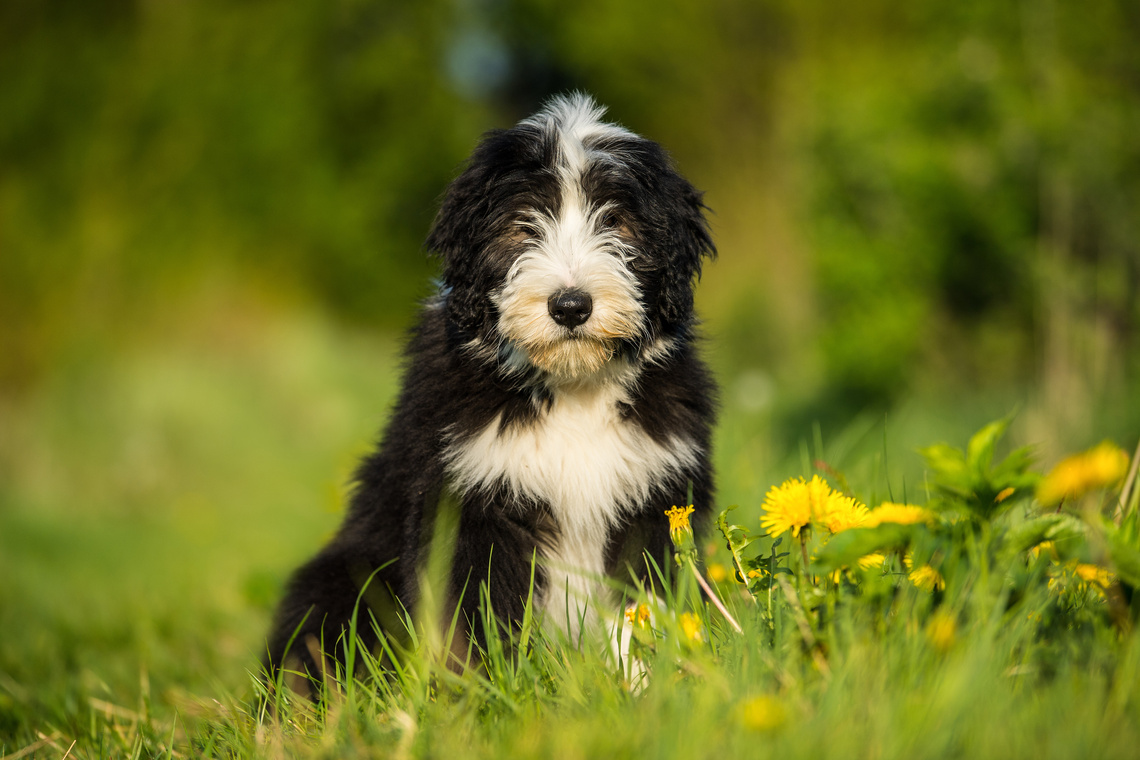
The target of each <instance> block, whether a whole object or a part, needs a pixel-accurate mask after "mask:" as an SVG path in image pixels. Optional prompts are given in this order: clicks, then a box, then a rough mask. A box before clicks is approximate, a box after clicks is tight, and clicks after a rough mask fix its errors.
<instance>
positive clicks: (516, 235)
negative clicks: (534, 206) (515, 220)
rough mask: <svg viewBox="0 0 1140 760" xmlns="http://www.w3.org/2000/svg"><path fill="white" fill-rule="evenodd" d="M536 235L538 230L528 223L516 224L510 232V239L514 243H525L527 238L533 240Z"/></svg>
mask: <svg viewBox="0 0 1140 760" xmlns="http://www.w3.org/2000/svg"><path fill="white" fill-rule="evenodd" d="M536 237H538V230H536V229H535V228H534V227H531V226H530V225H529V224H521V223H520V224H516V225H515V226H514V227H513V228H512V229H511V232H510V238H511V240H513V241H515V242H516V243H525V242H526V241H527V240H533V239H534V238H536Z"/></svg>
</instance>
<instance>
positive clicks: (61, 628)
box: [0, 0, 1140, 731]
mask: <svg viewBox="0 0 1140 760" xmlns="http://www.w3.org/2000/svg"><path fill="white" fill-rule="evenodd" d="M1137 50H1140V4H1137V3H1136V2H1134V0H1089V1H1088V2H1082V3H1076V2H1062V1H1060V0H1056V1H1053V2H1050V1H1049V0H1040V2H1034V1H1031V0H1026V1H1025V2H1019V3H992V2H984V1H982V0H967V1H965V2H957V3H943V2H933V1H931V0H919V1H918V2H910V3H894V2H886V1H885V0H870V1H869V2H861V3H857V4H850V3H848V4H843V3H839V4H837V3H834V2H823V1H822V0H803V1H799V2H792V1H791V0H713V1H712V2H704V3H695V2H676V0H654V1H653V2H649V1H648V0H629V1H627V2H623V3H620V4H603V3H599V2H595V1H594V0H583V1H582V2H578V3H564V2H557V3H556V2H552V1H551V0H418V1H417V2H414V3H412V2H406V3H404V2H391V1H390V0H389V1H386V2H381V1H377V0H293V1H290V2H282V1H281V0H274V1H273V2H269V1H268V0H260V1H259V0H245V1H243V2H220V1H219V0H195V1H193V2H191V1H189V0H56V1H55V2H40V1H38V0H9V2H5V3H3V4H2V5H0V577H2V578H3V582H0V629H3V630H5V631H6V632H8V631H19V633H16V634H13V635H8V634H7V633H6V635H5V637H4V640H3V641H0V708H3V709H8V710H15V711H16V712H13V713H11V714H10V715H9V717H8V718H5V717H4V715H5V713H3V712H2V711H0V731H2V730H3V729H4V728H5V725H7V726H8V727H9V728H11V727H12V726H14V725H17V724H20V720H22V719H21V718H19V717H18V716H19V714H20V713H19V709H20V708H19V706H20V705H23V704H25V702H26V701H27V700H29V699H32V698H31V697H30V696H28V695H29V694H30V693H32V692H34V691H35V690H36V689H58V690H60V693H61V694H70V693H72V692H71V691H69V690H74V689H81V690H82V689H86V690H88V692H90V693H94V692H95V691H98V689H99V688H102V687H101V686H100V684H104V685H105V683H107V682H110V683H112V684H122V683H133V682H136V681H139V679H140V677H139V673H138V669H139V665H138V662H139V661H140V660H141V661H143V662H146V663H150V665H149V666H148V667H149V671H147V669H146V668H144V672H143V676H144V677H146V673H147V672H155V671H158V670H161V671H162V672H163V673H164V675H163V679H164V680H166V681H167V682H168V683H170V684H186V683H194V682H195V681H194V678H195V677H196V678H198V679H201V678H203V677H205V676H203V673H213V674H221V675H217V677H218V678H220V679H221V680H223V681H224V682H226V684H227V685H229V686H234V685H236V684H239V683H240V682H241V679H242V678H243V677H244V675H243V673H242V671H241V667H242V665H241V663H246V666H248V664H249V659H250V657H251V654H250V652H251V651H255V650H256V648H257V632H258V631H260V630H262V629H263V627H264V625H265V620H266V614H267V613H266V610H267V609H268V608H269V607H270V606H271V605H272V603H273V599H274V597H275V595H276V593H277V589H278V586H279V584H280V579H281V577H283V575H284V573H285V572H287V570H288V569H289V567H290V566H292V565H293V564H295V563H296V562H297V561H298V560H299V559H300V558H301V557H303V556H304V555H305V554H307V553H309V552H311V551H312V550H313V549H314V548H315V547H316V546H317V545H318V544H319V543H320V542H321V540H322V538H323V537H324V536H325V535H326V534H327V532H328V531H330V530H332V528H333V526H335V524H336V522H337V519H338V517H337V515H336V512H337V510H338V509H339V508H340V504H341V501H342V496H343V490H344V484H345V481H346V480H347V478H348V475H349V473H350V472H351V469H352V466H353V463H354V461H355V459H356V457H357V456H359V454H360V452H361V451H362V450H363V449H364V448H365V447H366V446H367V445H368V443H369V441H370V440H371V439H372V437H373V436H374V435H375V431H376V430H377V429H378V428H379V426H380V424H381V423H382V420H383V419H384V415H385V412H386V409H387V405H388V403H389V401H390V398H391V394H392V391H393V388H394V387H395V383H396V382H397V377H396V374H397V371H398V360H397V358H396V356H397V350H398V344H399V340H400V337H399V336H400V334H401V333H402V331H403V330H405V329H406V328H407V326H408V325H409V324H410V321H411V319H412V318H413V315H414V312H415V309H416V304H417V301H418V299H421V298H423V297H424V296H426V295H428V294H429V293H430V292H431V278H432V276H433V273H434V271H435V265H434V263H433V262H432V261H430V260H429V258H428V257H427V256H426V255H425V254H424V252H423V250H422V247H421V243H422V240H423V238H424V237H425V235H426V232H427V229H428V226H429V224H430V222H431V219H432V217H433V215H434V213H435V209H436V207H437V204H438V202H439V199H440V196H441V193H442V192H443V190H444V188H445V187H446V184H447V182H448V181H449V179H450V178H451V177H453V176H454V175H455V174H456V173H457V171H458V168H459V167H460V166H461V164H462V162H463V160H464V158H465V157H466V156H467V154H468V153H469V152H470V150H471V149H472V147H473V146H474V145H475V143H476V141H477V139H478V137H479V135H480V134H481V133H482V132H483V131H484V130H487V129H491V128H495V127H505V126H509V125H511V124H512V123H514V122H515V121H516V120H517V119H519V118H521V117H523V116H525V115H527V114H529V113H531V112H532V111H533V110H534V109H536V108H537V107H538V106H539V105H540V104H541V103H542V102H543V100H544V99H545V98H547V97H548V96H550V95H551V94H554V93H558V92H564V91H567V90H570V89H582V90H585V91H588V92H590V93H592V94H594V95H595V96H596V97H597V98H598V99H599V100H600V101H601V102H602V103H605V104H607V105H608V106H609V114H610V117H611V118H612V119H614V120H616V121H618V122H620V123H622V124H624V125H625V126H627V127H629V128H630V129H632V130H634V131H636V132H639V133H641V134H643V135H645V136H647V137H650V138H652V139H655V140H657V141H659V142H660V143H662V144H663V145H665V146H666V147H667V148H668V149H669V150H670V151H671V152H672V154H673V155H674V157H675V159H676V161H677V163H678V165H679V166H680V168H681V169H682V171H683V172H684V173H685V174H686V175H687V176H688V177H689V178H690V179H691V180H692V181H693V182H694V184H696V185H697V186H698V187H700V188H702V189H704V190H705V191H707V194H706V202H707V203H708V205H709V206H710V207H711V208H712V209H713V210H714V215H713V217H712V225H713V229H714V232H715V237H716V241H717V244H718V246H719V249H720V258H719V260H718V261H717V262H716V263H715V264H713V265H711V266H709V267H707V268H706V274H705V277H704V280H703V282H702V283H701V286H700V290H699V300H698V303H699V307H700V310H701V312H702V315H703V317H704V321H705V332H706V335H707V337H708V341H707V354H708V356H709V358H710V361H711V362H712V364H713V365H714V367H715V369H716V371H717V373H718V375H719V377H720V380H721V383H722V385H723V402H724V415H723V416H724V423H723V425H722V428H721V431H720V433H719V438H718V453H717V456H718V465H719V467H720V469H721V472H722V485H721V493H722V500H723V501H724V502H725V503H732V502H736V501H740V502H742V503H745V502H747V503H753V504H755V503H757V502H758V500H759V498H760V497H762V494H763V491H764V489H765V488H766V487H767V486H768V485H770V484H771V478H772V477H775V476H776V475H777V474H780V473H783V472H785V471H790V470H791V469H792V468H791V466H790V465H785V464H783V463H786V462H795V463H796V465H797V466H798V465H799V464H800V462H801V459H806V456H807V455H806V454H804V455H803V457H801V456H800V452H801V451H806V450H807V447H801V445H800V444H801V442H804V441H807V442H810V441H812V440H813V439H815V440H817V441H819V442H822V448H820V447H819V446H817V447H816V449H815V451H816V453H819V452H820V451H826V452H828V456H829V457H831V458H833V459H834V460H835V461H836V462H838V463H839V464H842V463H843V462H842V460H843V459H844V457H845V456H848V455H850V456H851V457H854V453H853V452H856V451H857V450H859V447H860V446H863V447H864V448H869V449H870V450H877V449H881V451H880V454H881V455H882V457H883V458H884V459H889V458H890V457H894V456H895V454H894V453H893V452H895V451H904V452H909V451H911V450H912V449H913V447H914V446H916V445H919V444H925V443H930V442H931V440H930V439H931V438H932V437H934V438H950V439H953V440H954V441H955V442H956V443H957V444H959V445H960V444H961V442H962V440H961V437H964V435H965V434H966V432H968V431H969V430H970V429H972V428H974V427H976V426H977V425H978V424H980V423H981V422H984V421H985V420H986V419H990V418H993V417H996V416H1000V415H1002V414H1004V413H1005V412H1007V411H1009V410H1010V409H1011V408H1015V407H1017V408H1020V410H1021V412H1020V415H1019V417H1018V422H1017V427H1016V428H1015V437H1017V438H1019V439H1021V440H1022V441H1033V442H1039V443H1040V444H1041V446H1042V449H1041V451H1042V456H1043V457H1044V458H1045V459H1046V460H1048V459H1050V458H1051V457H1052V458H1055V457H1056V456H1057V455H1059V454H1060V453H1062V452H1063V451H1067V450H1072V449H1074V448H1077V447H1079V446H1083V445H1085V444H1088V443H1092V442H1095V441H1096V440H1099V439H1100V438H1102V437H1113V438H1115V439H1116V440H1118V441H1119V442H1121V443H1122V444H1123V445H1125V446H1130V445H1132V444H1134V443H1135V436H1136V431H1137V430H1138V429H1140V301H1138V298H1137V294H1138V290H1140V55H1138V54H1137ZM813 445H814V444H813ZM829 447H830V448H829ZM888 452H891V453H890V457H888ZM864 461H866V460H864ZM875 461H876V462H878V463H877V464H876V465H875V466H876V467H878V466H879V465H884V466H883V468H882V471H883V472H884V473H887V474H886V475H883V476H882V477H884V478H887V481H886V485H885V487H884V493H886V492H887V491H888V490H890V489H891V488H895V487H898V486H900V485H902V486H905V485H906V484H907V483H909V484H910V485H911V487H912V489H913V488H914V486H915V484H916V483H917V482H919V481H920V478H921V474H920V473H921V470H920V467H919V466H918V462H917V459H916V458H914V459H911V460H903V461H898V460H896V459H891V461H889V462H879V461H878V460H875ZM892 472H893V473H894V475H891V473H892ZM890 477H895V478H896V479H895V481H894V483H893V484H892V483H891V482H890ZM895 495H896V496H898V494H895ZM865 498H869V497H867V496H865ZM135 613H137V614H135ZM235 631H237V632H238V633H236V634H235V633H234V632H235ZM183 639H184V640H183ZM203 642H205V643H203ZM124 652H136V653H137V652H142V653H145V654H144V655H138V656H137V658H136V659H130V658H123V657H120V659H115V657H112V656H109V655H107V653H119V654H118V655H115V656H120V655H122V653H124ZM132 656H134V655H132ZM218 658H222V659H221V660H219V659H218ZM96 662H97V663H100V664H99V666H98V667H97V668H95V669H94V670H92V669H91V668H92V665H91V663H96ZM219 662H225V663H228V664H229V665H228V667H229V669H228V670H227V669H226V667H222V666H219ZM116 669H118V670H116ZM77 673H78V674H81V676H77V675H76V674H77ZM116 673H117V675H115V674H116ZM195 674H196V675H195ZM144 680H145V679H144ZM77 684H78V685H77ZM140 688H142V687H141V686H140ZM148 688H149V687H148ZM85 693H87V692H85ZM21 695H23V696H21ZM4 700H7V702H5V701H4ZM52 704H55V703H52ZM13 705H15V707H13ZM11 716H16V717H11ZM5 721H7V723H5Z"/></svg>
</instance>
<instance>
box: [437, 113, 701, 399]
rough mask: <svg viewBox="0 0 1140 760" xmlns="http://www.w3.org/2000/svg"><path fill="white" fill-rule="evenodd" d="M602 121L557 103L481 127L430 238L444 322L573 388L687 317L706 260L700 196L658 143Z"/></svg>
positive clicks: (679, 328)
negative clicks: (438, 260) (510, 122)
mask: <svg viewBox="0 0 1140 760" xmlns="http://www.w3.org/2000/svg"><path fill="white" fill-rule="evenodd" d="M601 115H602V110H601V109H600V108H598V107H597V106H596V105H595V104H594V103H593V102H592V101H591V100H590V99H589V98H586V97H585V96H580V95H579V96H573V97H570V98H558V99H555V100H554V101H552V102H551V104H550V105H549V106H547V107H546V108H545V109H544V110H543V111H541V112H539V113H538V114H536V115H535V116H533V117H531V118H529V119H526V120H524V121H522V122H520V123H519V124H518V125H517V126H515V127H514V128H512V129H509V130H503V131H496V132H492V133H489V134H488V135H487V136H486V137H485V138H484V140H483V142H482V143H481V144H480V145H479V147H478V148H476V150H475V152H474V154H473V155H472V157H471V160H470V162H469V165H468V167H467V169H466V171H464V172H463V174H462V175H460V176H459V178H458V179H456V180H455V182H454V183H452V185H451V187H450V188H449V190H448V193H447V196H446V198H445V199H444V202H443V207H442V208H441V209H440V213H439V216H438V218H437V219H436V222H435V225H434V227H433V229H432V232H431V234H430V236H429V238H428V247H429V248H430V249H431V250H433V251H435V252H436V253H438V254H439V255H440V256H442V258H443V262H444V271H443V282H444V286H445V288H446V292H447V309H448V315H449V318H450V319H451V320H452V322H453V324H454V325H455V326H456V327H458V328H459V330H461V331H462V334H463V336H464V337H465V338H466V339H467V341H468V342H469V344H470V345H471V346H472V347H473V348H474V349H475V350H477V351H479V352H480V353H483V354H485V355H487V356H489V357H493V358H494V360H495V361H497V362H498V363H499V366H500V367H501V368H503V369H504V370H505V371H508V372H518V373H535V372H536V373H538V375H539V376H541V377H542V378H543V379H544V380H546V381H547V382H552V383H567V382H581V381H584V380H587V379H589V378H591V377H595V376H598V375H599V373H601V372H603V371H604V370H605V369H606V368H607V366H610V365H611V363H612V362H614V361H615V360H619V359H620V360H624V361H626V362H637V361H640V360H644V359H645V358H647V357H648V356H651V355H652V353H653V352H654V351H659V350H664V349H665V348H667V344H668V342H669V341H670V340H671V339H673V338H674V337H676V336H677V335H679V334H680V333H682V332H684V331H687V330H688V329H689V326H690V324H691V322H692V311H693V295H692V287H693V281H694V279H695V278H696V276H697V275H699V273H700V266H701V259H702V257H703V256H705V255H711V254H712V253H714V248H713V245H712V241H711V239H710V238H709V234H708V228H707V225H706V222H705V219H704V216H703V214H702V211H703V208H704V207H703V206H702V204H701V196H700V194H699V193H698V192H697V191H696V190H694V189H693V187H692V186H691V185H690V184H689V183H688V182H687V181H685V180H684V179H683V178H682V177H681V176H680V175H679V174H677V172H676V171H675V170H674V169H673V167H672V164H671V163H670V161H669V158H668V156H667V155H666V154H665V152H664V151H663V150H662V149H661V148H660V146H658V145H657V144H656V143H653V142H651V141H648V140H645V139H642V138H640V137H638V136H637V135H634V134H632V133H630V132H628V131H626V130H624V129H622V128H620V127H617V126H614V125H611V124H606V123H604V122H602V121H600V117H601Z"/></svg>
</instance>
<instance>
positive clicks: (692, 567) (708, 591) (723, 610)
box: [689, 560, 744, 633]
mask: <svg viewBox="0 0 1140 760" xmlns="http://www.w3.org/2000/svg"><path fill="white" fill-rule="evenodd" d="M689 569H690V570H692V571H693V577H694V578H696V579H697V583H699V584H700V586H701V588H702V589H704V591H705V593H706V594H707V595H708V597H709V599H711V600H712V603H713V606H714V607H716V608H717V609H718V610H720V614H722V615H724V619H725V620H727V621H728V623H729V625H731V626H732V630H734V631H736V632H737V633H744V629H743V628H741V627H740V623H738V622H736V619H735V618H734V617H733V616H732V615H731V614H729V612H728V610H727V609H726V608H725V606H724V603H723V602H721V600H720V597H719V596H717V593H716V591H714V590H713V589H712V587H711V586H709V584H708V583H706V582H705V579H704V576H703V575H701V573H700V571H698V570H697V566H696V564H695V563H694V562H693V561H692V560H689Z"/></svg>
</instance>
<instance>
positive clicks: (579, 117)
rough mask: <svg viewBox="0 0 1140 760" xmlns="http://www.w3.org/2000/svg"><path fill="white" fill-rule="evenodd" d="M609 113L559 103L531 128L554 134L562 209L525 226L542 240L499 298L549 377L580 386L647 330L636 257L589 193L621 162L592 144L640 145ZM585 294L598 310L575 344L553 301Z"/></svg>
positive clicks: (579, 99)
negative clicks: (591, 171)
mask: <svg viewBox="0 0 1140 760" xmlns="http://www.w3.org/2000/svg"><path fill="white" fill-rule="evenodd" d="M603 113H604V110H603V109H602V108H600V107H598V106H597V105H596V104H595V103H594V102H593V101H592V100H590V99H589V98H588V97H586V96H584V95H574V96H571V97H569V98H558V99H556V100H554V101H553V102H552V103H551V104H550V105H549V106H548V107H547V108H546V109H545V110H543V111H541V112H539V113H538V114H536V115H535V116H533V117H531V118H530V119H527V120H526V121H524V122H523V124H527V125H531V126H535V127H538V128H539V129H541V130H543V131H545V132H553V133H554V134H555V135H556V137H557V140H558V145H559V155H558V165H557V167H556V169H557V172H558V177H559V185H560V188H559V189H560V203H559V204H558V212H557V214H556V215H555V216H549V215H546V214H543V213H541V212H539V211H538V210H537V209H535V210H533V211H532V213H531V215H530V216H529V217H527V218H526V219H525V223H526V225H527V226H528V227H529V228H530V229H531V230H533V231H534V232H535V233H536V234H535V237H534V239H533V240H532V241H531V243H530V244H529V246H528V247H527V248H526V250H525V251H524V252H523V253H522V255H520V256H519V258H518V259H517V260H516V261H515V263H514V264H513V266H512V267H511V270H510V272H509V273H508V275H507V279H506V282H505V284H504V286H503V288H502V289H501V290H500V291H499V292H498V293H497V294H495V296H494V300H495V304H496V305H497V306H498V307H499V314H500V317H499V330H500V332H501V334H502V335H503V336H504V337H505V338H506V339H507V340H509V341H511V342H512V343H513V344H515V345H517V346H519V347H520V348H521V349H522V350H523V351H524V352H525V353H526V354H527V355H528V356H529V357H530V360H531V361H532V362H533V363H534V364H535V365H536V366H539V367H540V368H542V369H544V370H546V371H547V372H549V373H551V374H553V375H557V376H562V377H565V378H569V379H573V378H577V377H581V376H583V375H589V374H593V373H596V372H597V371H598V370H599V369H601V367H602V366H604V364H605V363H606V362H607V361H609V360H610V359H611V358H613V356H614V353H615V341H616V340H618V339H622V338H625V339H633V338H635V337H636V336H638V335H639V334H640V333H641V331H642V329H643V326H644V312H645V309H644V306H643V305H642V303H641V293H640V291H639V289H638V287H637V279H636V278H635V277H634V275H633V273H632V272H631V271H630V269H629V266H628V260H629V258H630V256H632V254H633V251H632V249H631V248H630V247H629V244H628V243H627V242H626V241H624V240H622V239H621V238H620V237H619V236H618V234H617V233H616V232H615V231H614V230H612V229H605V228H603V226H602V225H600V224H599V219H600V217H602V216H604V215H605V214H606V213H607V212H608V210H609V209H608V207H606V206H604V205H602V206H599V205H594V204H591V203H590V199H589V198H587V197H586V196H585V193H584V192H583V190H582V174H583V172H585V171H586V170H587V169H588V168H589V166H590V164H591V162H594V161H607V162H611V163H612V162H613V161H614V158H613V157H612V156H609V155H607V154H604V153H601V152H599V151H596V150H594V149H593V148H591V147H590V145H591V144H592V143H593V142H595V141H596V140H598V139H599V138H604V137H626V138H636V136H635V135H633V134H632V133H630V132H627V131H626V130H624V129H622V128H621V127H617V126H614V125H612V124H606V123H604V122H602V121H601V117H602V114H603ZM568 288H579V289H581V290H584V291H585V292H586V293H588V294H589V295H590V298H591V300H592V302H593V310H592V312H591V314H590V318H589V319H588V320H587V321H586V322H585V324H583V325H580V326H579V327H578V328H577V329H576V330H575V331H574V337H573V338H572V339H571V338H569V337H568V335H567V332H566V330H565V328H563V327H561V326H560V325H558V324H556V323H555V322H554V321H553V320H552V319H551V318H550V315H549V312H548V309H547V301H548V300H549V298H550V297H551V296H552V295H553V294H554V293H556V292H558V291H559V290H564V289H568Z"/></svg>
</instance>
